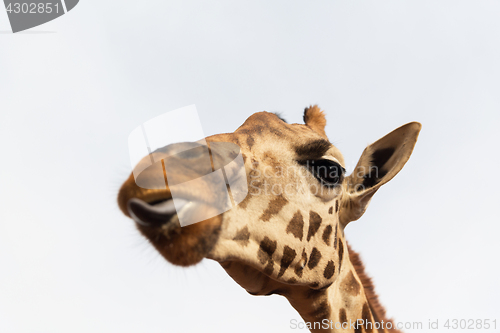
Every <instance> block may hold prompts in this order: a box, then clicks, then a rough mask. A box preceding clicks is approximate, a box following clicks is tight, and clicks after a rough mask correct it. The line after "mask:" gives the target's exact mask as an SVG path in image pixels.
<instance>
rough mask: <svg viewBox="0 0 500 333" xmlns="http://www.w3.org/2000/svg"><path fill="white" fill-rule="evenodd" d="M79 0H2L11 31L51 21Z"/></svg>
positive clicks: (73, 6) (14, 31) (70, 8)
mask: <svg viewBox="0 0 500 333" xmlns="http://www.w3.org/2000/svg"><path fill="white" fill-rule="evenodd" d="M78 1H79V0H44V1H40V0H27V1H26V0H4V4H5V10H6V11H7V16H8V17H9V21H10V26H11V28H12V32H13V33H16V32H19V31H23V30H27V29H30V28H33V27H36V26H39V25H41V24H44V23H47V22H49V21H52V20H54V19H56V18H58V17H60V16H62V15H64V14H66V13H67V12H69V11H70V10H72V9H73V8H75V6H76V5H77V4H78Z"/></svg>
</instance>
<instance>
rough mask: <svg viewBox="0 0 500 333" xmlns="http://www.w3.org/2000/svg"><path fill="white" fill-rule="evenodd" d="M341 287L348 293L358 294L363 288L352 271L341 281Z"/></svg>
mask: <svg viewBox="0 0 500 333" xmlns="http://www.w3.org/2000/svg"><path fill="white" fill-rule="evenodd" d="M340 289H342V290H344V291H345V292H346V293H347V294H348V295H351V296H357V295H358V294H359V291H360V289H361V286H360V285H359V283H358V281H357V280H356V278H355V277H354V275H353V274H352V271H350V272H349V273H348V274H347V276H346V277H345V278H344V279H343V280H342V282H341V283H340Z"/></svg>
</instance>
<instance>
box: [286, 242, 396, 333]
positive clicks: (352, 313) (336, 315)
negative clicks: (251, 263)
mask: <svg viewBox="0 0 500 333" xmlns="http://www.w3.org/2000/svg"><path fill="white" fill-rule="evenodd" d="M348 251H349V256H348V257H349V260H346V261H347V262H345V264H344V268H343V269H342V271H341V272H340V275H339V277H338V279H337V280H336V281H335V282H334V283H333V284H331V285H330V286H329V287H328V288H325V289H323V290H314V289H310V288H294V289H293V290H290V291H289V292H287V293H283V296H285V297H286V298H287V299H288V301H289V302H290V304H291V305H292V306H293V307H294V308H295V309H296V310H297V312H298V313H299V314H300V316H301V317H302V319H303V320H304V322H305V324H306V327H308V328H309V329H310V331H311V332H313V333H316V332H322V333H324V332H355V333H357V332H368V333H371V332H379V333H380V332H392V333H396V332H399V331H398V330H396V329H393V327H392V326H393V323H392V321H390V320H389V321H388V320H387V319H386V318H385V310H384V309H383V308H382V307H381V306H380V304H379V302H378V299H377V296H376V295H375V293H374V291H373V285H372V283H371V281H370V279H369V278H368V277H367V276H366V275H365V273H364V269H363V265H362V263H361V261H360V260H359V257H358V254H357V253H356V252H354V251H352V250H351V249H350V248H349V246H348ZM388 322H389V324H387V323H388Z"/></svg>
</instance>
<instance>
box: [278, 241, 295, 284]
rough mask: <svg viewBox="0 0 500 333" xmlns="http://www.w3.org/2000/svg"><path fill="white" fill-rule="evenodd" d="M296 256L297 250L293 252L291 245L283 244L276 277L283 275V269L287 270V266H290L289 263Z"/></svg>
mask: <svg viewBox="0 0 500 333" xmlns="http://www.w3.org/2000/svg"><path fill="white" fill-rule="evenodd" d="M296 256H297V252H295V250H294V249H292V248H291V247H289V246H287V245H285V248H284V249H283V257H281V267H280V271H279V273H278V277H281V276H283V274H284V273H285V271H286V270H287V268H288V267H290V264H291V263H292V261H293V259H295V257H296Z"/></svg>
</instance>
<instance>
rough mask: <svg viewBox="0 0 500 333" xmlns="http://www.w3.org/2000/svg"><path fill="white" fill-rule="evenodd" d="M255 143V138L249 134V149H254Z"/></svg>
mask: <svg viewBox="0 0 500 333" xmlns="http://www.w3.org/2000/svg"><path fill="white" fill-rule="evenodd" d="M254 144H255V140H254V138H253V137H251V136H247V146H248V149H249V150H252V147H253V145H254Z"/></svg>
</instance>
